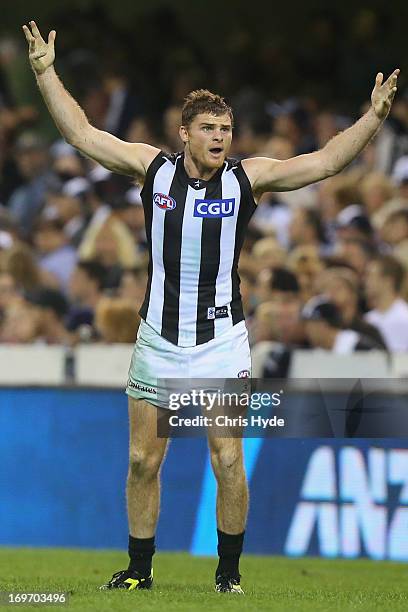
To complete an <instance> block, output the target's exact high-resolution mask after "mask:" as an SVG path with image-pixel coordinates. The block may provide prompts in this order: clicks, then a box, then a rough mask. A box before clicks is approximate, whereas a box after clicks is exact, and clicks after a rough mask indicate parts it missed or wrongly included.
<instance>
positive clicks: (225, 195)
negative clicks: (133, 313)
mask: <svg viewBox="0 0 408 612" xmlns="http://www.w3.org/2000/svg"><path fill="white" fill-rule="evenodd" d="M141 198H142V202H143V207H144V213H145V223H146V235H147V241H148V247H149V256H150V257H149V268H148V281H147V287H146V295H145V299H144V302H143V305H142V307H141V309H140V311H139V314H140V316H141V317H142V318H143V319H144V320H145V321H146V323H148V324H149V325H150V326H151V327H152V328H153V329H154V330H155V331H157V332H158V333H159V334H161V336H163V337H164V338H166V339H167V340H169V341H170V342H172V343H173V344H176V345H178V346H183V347H191V346H196V345H198V344H203V343H204V342H208V341H209V340H211V339H213V338H215V337H218V336H219V335H221V334H222V333H224V332H226V331H227V330H229V329H231V327H232V326H233V325H235V324H236V323H239V322H240V321H242V320H243V319H244V314H243V310H242V303H241V296H240V292H239V284H240V280H239V276H238V272H237V265H238V258H239V254H240V251H241V248H242V244H243V240H244V234H245V230H246V228H247V225H248V222H249V220H250V218H251V216H252V214H253V213H254V211H255V209H256V204H255V201H254V198H253V195H252V190H251V185H250V182H249V179H248V177H247V175H246V174H245V171H244V169H243V168H242V165H241V162H239V161H236V160H233V159H230V158H227V159H226V160H225V162H224V165H223V166H222V167H221V168H219V169H218V170H217V172H216V173H215V174H214V176H212V177H211V179H210V180H208V181H204V180H202V179H193V178H190V177H189V176H188V174H187V172H186V170H185V167H184V153H175V154H171V155H169V154H167V153H164V152H163V151H161V152H160V153H159V154H158V155H157V156H156V157H155V159H154V160H153V161H152V163H151V164H150V166H149V168H148V170H147V173H146V178H145V183H144V186H143V189H142V192H141Z"/></svg>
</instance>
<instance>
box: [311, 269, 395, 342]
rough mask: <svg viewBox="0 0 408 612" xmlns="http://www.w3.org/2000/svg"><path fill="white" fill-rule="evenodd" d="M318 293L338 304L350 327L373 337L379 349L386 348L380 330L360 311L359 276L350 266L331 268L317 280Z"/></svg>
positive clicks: (345, 324) (343, 319)
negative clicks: (366, 319)
mask: <svg viewBox="0 0 408 612" xmlns="http://www.w3.org/2000/svg"><path fill="white" fill-rule="evenodd" d="M317 288H318V293H321V294H324V295H325V296H326V297H327V299H328V300H329V301H330V302H331V303H332V304H334V305H335V306H336V308H337V309H338V310H339V313H340V315H341V318H342V321H343V324H344V326H345V327H346V328H348V329H353V330H354V331H356V332H358V333H360V334H362V335H363V336H366V337H367V338H371V340H372V341H373V343H375V344H376V345H377V346H378V348H379V349H382V350H386V345H385V342H384V339H383V337H382V335H381V333H380V331H379V330H378V329H377V327H375V326H374V325H370V323H368V322H367V321H365V320H364V318H363V316H362V313H361V311H360V292H359V280H358V276H357V274H356V273H355V272H353V270H350V269H349V268H340V267H339V268H336V267H333V268H329V269H327V270H325V271H324V272H323V273H322V274H321V275H320V277H319V278H318V280H317Z"/></svg>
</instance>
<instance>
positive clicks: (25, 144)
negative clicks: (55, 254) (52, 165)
mask: <svg viewBox="0 0 408 612" xmlns="http://www.w3.org/2000/svg"><path fill="white" fill-rule="evenodd" d="M15 158H16V163H17V167H18V171H19V173H20V175H21V177H22V184H21V185H20V186H19V187H17V188H16V189H15V190H14V191H13V193H12V194H11V196H10V198H9V200H8V202H7V207H8V209H9V210H10V212H11V214H12V216H13V218H14V219H15V221H16V222H17V223H18V225H19V227H20V230H21V233H22V235H23V237H25V238H27V237H28V236H29V235H30V232H31V230H32V228H33V225H34V223H35V220H36V217H37V215H38V214H39V213H40V211H41V209H42V207H43V205H44V200H45V193H46V191H47V188H48V185H49V183H50V181H51V176H52V173H51V171H50V170H49V155H48V150H47V148H46V145H45V142H44V141H43V140H42V139H41V138H40V137H39V136H38V135H36V134H34V133H29V132H26V133H24V134H22V135H21V136H20V137H19V138H18V139H17V142H16V145H15Z"/></svg>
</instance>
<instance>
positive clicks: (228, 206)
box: [194, 198, 235, 219]
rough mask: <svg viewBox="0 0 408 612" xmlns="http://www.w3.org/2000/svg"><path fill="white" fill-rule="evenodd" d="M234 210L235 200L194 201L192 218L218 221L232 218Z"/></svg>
mask: <svg viewBox="0 0 408 612" xmlns="http://www.w3.org/2000/svg"><path fill="white" fill-rule="evenodd" d="M234 209H235V198H229V199H228V200H195V201H194V217H203V218H212V219H219V218H220V217H232V216H233V215H234Z"/></svg>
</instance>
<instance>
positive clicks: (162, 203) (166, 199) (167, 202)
mask: <svg viewBox="0 0 408 612" xmlns="http://www.w3.org/2000/svg"><path fill="white" fill-rule="evenodd" d="M153 202H154V203H155V204H156V206H158V207H159V208H161V209H162V210H174V209H175V208H176V200H175V199H174V198H171V197H170V196H168V195H164V193H155V194H154V196H153Z"/></svg>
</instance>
